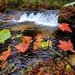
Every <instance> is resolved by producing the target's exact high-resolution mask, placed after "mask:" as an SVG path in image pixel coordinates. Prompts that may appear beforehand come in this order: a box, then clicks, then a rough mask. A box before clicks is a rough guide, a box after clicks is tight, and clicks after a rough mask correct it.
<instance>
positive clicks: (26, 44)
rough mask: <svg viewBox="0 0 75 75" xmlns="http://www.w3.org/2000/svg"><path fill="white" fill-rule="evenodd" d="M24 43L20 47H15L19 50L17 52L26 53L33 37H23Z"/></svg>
mask: <svg viewBox="0 0 75 75" xmlns="http://www.w3.org/2000/svg"><path fill="white" fill-rule="evenodd" d="M22 40H23V42H22V44H19V45H16V46H14V47H15V48H16V49H17V52H23V53H24V52H26V51H27V49H28V47H29V45H30V42H31V37H28V36H25V37H23V39H22Z"/></svg>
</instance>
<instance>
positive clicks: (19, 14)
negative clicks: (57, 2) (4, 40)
mask: <svg viewBox="0 0 75 75" xmlns="http://www.w3.org/2000/svg"><path fill="white" fill-rule="evenodd" d="M58 14H59V11H58V10H46V11H11V12H9V13H7V14H4V15H3V16H1V17H0V21H3V22H14V23H15V22H16V23H21V22H26V21H28V22H34V24H37V25H42V26H57V25H58ZM8 17H11V18H8Z"/></svg>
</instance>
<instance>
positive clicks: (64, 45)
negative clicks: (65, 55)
mask: <svg viewBox="0 0 75 75" xmlns="http://www.w3.org/2000/svg"><path fill="white" fill-rule="evenodd" d="M59 43H60V45H58V47H59V48H61V49H62V50H63V51H68V50H70V51H72V52H73V50H72V49H73V44H72V43H71V41H70V40H69V41H62V40H59Z"/></svg>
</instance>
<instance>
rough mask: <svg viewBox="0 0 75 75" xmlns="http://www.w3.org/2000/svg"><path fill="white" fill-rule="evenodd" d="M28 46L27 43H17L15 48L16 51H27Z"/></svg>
mask: <svg viewBox="0 0 75 75" xmlns="http://www.w3.org/2000/svg"><path fill="white" fill-rule="evenodd" d="M28 47H29V44H19V45H16V46H15V48H16V49H17V52H23V53H24V52H25V51H27V49H28Z"/></svg>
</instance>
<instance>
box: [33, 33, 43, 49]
mask: <svg viewBox="0 0 75 75" xmlns="http://www.w3.org/2000/svg"><path fill="white" fill-rule="evenodd" d="M41 37H42V35H40V34H38V35H37V36H36V37H35V38H36V41H35V42H34V46H33V49H34V50H36V49H37V48H40V47H41Z"/></svg>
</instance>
